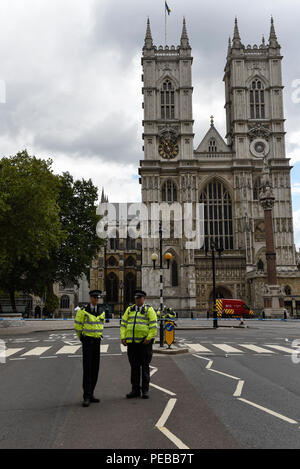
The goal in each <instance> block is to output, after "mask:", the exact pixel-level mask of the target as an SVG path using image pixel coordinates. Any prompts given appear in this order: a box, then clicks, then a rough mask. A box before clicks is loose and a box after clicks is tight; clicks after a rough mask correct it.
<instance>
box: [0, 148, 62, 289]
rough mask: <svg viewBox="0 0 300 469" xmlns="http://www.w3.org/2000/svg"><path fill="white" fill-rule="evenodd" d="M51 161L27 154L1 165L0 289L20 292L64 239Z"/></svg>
mask: <svg viewBox="0 0 300 469" xmlns="http://www.w3.org/2000/svg"><path fill="white" fill-rule="evenodd" d="M50 166H51V160H48V161H44V160H40V159H37V158H36V157H34V156H33V157H31V156H29V155H28V153H27V151H26V150H24V151H22V152H19V153H17V155H15V156H13V157H10V158H2V159H1V162H0V288H1V290H4V291H7V292H9V293H10V294H11V293H12V292H13V291H16V290H22V286H23V283H24V279H26V276H27V274H28V271H29V270H30V269H31V268H34V267H36V266H38V264H39V262H40V261H41V259H45V258H49V257H50V255H51V252H52V251H53V250H54V249H57V248H58V247H59V245H60V244H61V242H62V240H63V239H64V236H65V235H64V233H63V230H62V228H61V223H60V219H59V206H58V204H57V198H58V194H59V190H60V185H61V183H60V179H59V177H58V176H55V175H54V174H53V173H52V172H51V170H50Z"/></svg>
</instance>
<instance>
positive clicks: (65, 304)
mask: <svg viewBox="0 0 300 469" xmlns="http://www.w3.org/2000/svg"><path fill="white" fill-rule="evenodd" d="M60 307H61V309H68V308H70V298H69V296H68V295H63V296H62V297H61V299H60Z"/></svg>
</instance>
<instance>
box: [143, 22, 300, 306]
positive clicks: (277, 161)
mask: <svg viewBox="0 0 300 469" xmlns="http://www.w3.org/2000/svg"><path fill="white" fill-rule="evenodd" d="M221 46H222V45H221ZM191 52H192V50H191V46H190V41H189V37H188V33H187V28H186V22H185V20H183V28H182V34H181V39H180V44H179V45H178V46H177V47H175V46H170V47H169V46H165V47H163V46H159V47H157V46H155V45H154V43H153V39H152V33H151V29H150V21H149V20H148V22H147V30H146V36H145V42H144V47H143V51H142V67H143V74H142V81H143V88H142V93H143V109H144V119H143V128H144V131H143V151H144V158H143V159H142V160H141V161H140V168H139V174H140V183H141V190H142V201H143V202H144V203H145V204H147V205H149V206H150V205H151V203H154V202H166V203H167V204H172V203H173V202H178V203H180V204H184V203H186V202H190V203H192V204H196V203H197V202H201V203H203V204H204V216H205V224H204V225H205V226H204V228H205V240H206V245H210V242H211V241H217V242H218V243H219V244H220V245H222V246H223V248H224V252H223V256H222V259H218V261H217V266H216V285H217V297H221V298H222V297H223V298H240V299H243V300H244V301H246V302H247V303H248V304H250V305H251V306H252V307H254V308H257V309H259V308H263V298H262V297H263V292H264V285H265V283H266V238H265V227H264V213H263V210H262V207H261V206H260V203H259V200H258V194H259V189H260V181H261V174H262V169H263V164H264V161H267V162H268V166H269V168H270V177H271V182H272V186H273V191H274V195H275V197H276V203H275V206H274V209H273V227H274V236H275V245H276V255H277V275H278V281H279V282H280V284H281V285H282V291H283V292H284V291H286V292H293V291H296V290H297V289H299V271H298V269H297V267H296V251H295V247H294V235H293V219H292V205H291V189H290V169H291V167H290V165H289V159H288V158H286V153H285V128H284V109H283V85H282V71H281V63H282V55H281V48H280V45H279V43H278V40H277V36H276V33H275V28H274V21H273V18H272V19H271V27H270V34H269V40H268V42H266V41H265V39H264V38H262V41H261V44H259V45H253V46H251V45H247V46H245V45H244V44H243V43H242V41H241V37H240V33H239V28H238V22H237V19H236V20H235V24H234V33H233V37H232V40H231V39H229V43H228V50H227V57H226V64H225V69H224V77H223V80H224V83H225V100H224V107H225V114H226V135H225V138H223V137H222V136H221V135H220V133H219V132H218V131H217V129H216V128H215V125H214V120H213V117H211V118H210V119H211V120H210V126H209V129H208V131H207V133H206V134H205V135H204V136H203V139H202V141H201V142H200V143H199V144H198V145H197V146H196V147H195V145H194V116H193V105H192V104H193V100H192V98H193V83H192V63H193V57H192V55H191ZM221 66H222V64H220V67H221ZM213 112H214V109H211V113H213ZM195 117H196V118H197V116H195ZM207 118H208V119H209V116H207ZM193 221H194V223H196V220H193ZM158 250H159V240H157V239H151V238H148V239H144V240H143V242H142V259H143V266H142V287H143V289H145V290H146V291H147V293H148V297H149V301H150V302H152V303H153V304H157V305H158V304H159V298H158V292H159V290H160V287H159V275H158V272H157V271H154V270H153V268H152V261H151V255H152V254H153V252H154V251H155V252H157V251H158ZM167 251H169V252H171V253H172V255H173V262H172V268H171V269H170V270H166V271H165V272H164V302H165V303H166V304H168V305H169V306H172V307H174V308H175V309H177V310H178V311H182V312H183V313H185V312H186V313H187V314H189V313H190V312H191V311H193V312H197V313H202V314H203V313H206V311H207V309H209V308H211V304H212V273H211V259H210V258H209V257H207V256H206V255H205V250H204V249H187V248H186V240H185V239H178V238H175V237H174V236H173V231H172V226H171V234H170V236H169V238H167V239H164V240H163V254H164V253H165V252H167ZM290 300H291V298H290V297H284V301H286V306H287V307H288V308H289V307H290V306H291V307H292V306H293V305H292V304H291V305H289V304H288V302H289V301H290Z"/></svg>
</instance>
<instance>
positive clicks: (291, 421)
mask: <svg viewBox="0 0 300 469" xmlns="http://www.w3.org/2000/svg"><path fill="white" fill-rule="evenodd" d="M238 400H239V401H242V402H245V403H246V404H249V405H252V406H253V407H256V408H257V409H259V410H262V411H263V412H266V413H267V414H270V415H273V416H274V417H277V418H279V419H281V420H284V421H285V422H288V423H293V424H295V423H298V422H296V420H293V419H290V418H289V417H285V416H284V415H282V414H279V413H278V412H274V410H271V409H267V408H266V407H263V406H261V405H259V404H255V402H251V401H247V399H243V398H242V397H238Z"/></svg>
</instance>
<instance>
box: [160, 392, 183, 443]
mask: <svg viewBox="0 0 300 469" xmlns="http://www.w3.org/2000/svg"><path fill="white" fill-rule="evenodd" d="M176 402H177V399H174V398H173V399H170V400H169V401H168V403H167V405H166V407H165V410H164V411H163V413H162V415H161V417H160V419H159V420H158V422H157V423H156V425H155V426H156V428H157V429H158V430H160V431H161V432H162V433H163V434H164V435H165V436H166V437H167V438H168V439H169V440H171V441H172V442H173V443H174V444H175V446H177V448H180V449H189V447H188V446H186V445H185V444H184V443H183V442H182V441H181V440H180V439H179V438H177V436H175V435H174V434H173V433H172V432H170V430H168V429H167V428H166V427H165V423H166V421H167V420H168V418H169V416H170V414H171V412H172V410H173V408H174V406H175V404H176Z"/></svg>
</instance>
